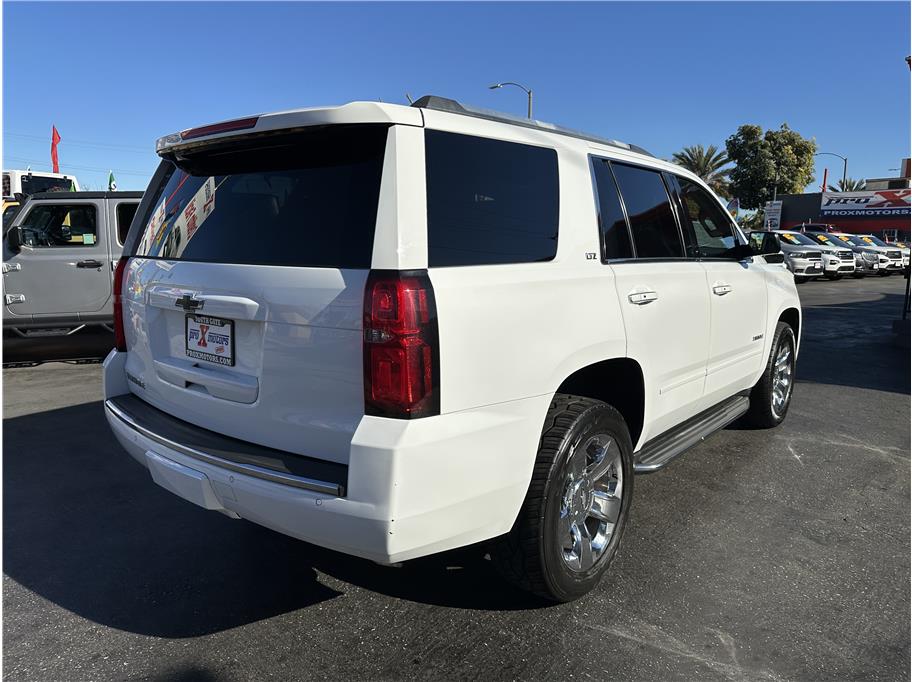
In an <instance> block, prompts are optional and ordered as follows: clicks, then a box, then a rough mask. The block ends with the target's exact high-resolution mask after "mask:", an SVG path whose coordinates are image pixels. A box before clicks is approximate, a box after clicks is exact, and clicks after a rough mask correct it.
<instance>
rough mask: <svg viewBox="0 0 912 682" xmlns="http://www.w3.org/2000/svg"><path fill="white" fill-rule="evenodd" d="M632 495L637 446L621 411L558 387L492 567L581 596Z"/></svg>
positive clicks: (551, 596)
mask: <svg viewBox="0 0 912 682" xmlns="http://www.w3.org/2000/svg"><path fill="white" fill-rule="evenodd" d="M632 496H633V447H632V444H631V442H630V434H629V432H628V430H627V425H626V424H625V423H624V419H623V417H622V416H621V414H620V413H619V412H618V411H617V410H615V409H614V408H613V407H611V406H610V405H607V404H605V403H603V402H600V401H598V400H593V399H591V398H583V397H580V396H573V395H565V394H561V393H558V394H557V395H555V396H554V400H553V401H552V402H551V407H550V409H549V410H548V416H547V419H546V420H545V426H544V429H543V431H542V436H541V440H540V442H539V449H538V455H537V456H536V460H535V467H534V469H533V472H532V480H531V482H530V484H529V490H528V492H527V493H526V499H525V501H524V502H523V506H522V509H521V510H520V512H519V516H518V517H517V519H516V522H515V523H514V524H513V529H512V530H511V531H510V532H509V533H508V534H507V535H504V536H502V537H500V538H497V539H496V540H495V541H494V542H493V545H492V547H491V559H492V561H493V563H494V566H495V567H496V568H497V569H498V571H499V572H500V573H501V574H502V575H503V576H504V577H505V578H507V579H508V580H509V581H511V582H513V583H515V584H516V585H517V586H519V587H521V588H522V589H525V590H528V591H530V592H534V593H535V594H537V595H539V596H541V597H544V598H545V599H548V600H551V601H558V602H566V601H571V600H573V599H576V598H578V597H581V596H582V595H584V594H586V593H587V592H588V591H589V590H591V589H592V588H593V587H595V586H596V585H597V584H598V582H599V580H600V579H601V577H602V575H603V574H604V573H605V571H606V570H607V568H608V565H609V564H610V563H611V560H612V558H613V557H614V555H615V553H616V552H617V547H618V543H619V542H620V540H621V535H622V534H623V532H624V526H625V524H626V521H627V515H628V511H629V509H630V500H631V498H632Z"/></svg>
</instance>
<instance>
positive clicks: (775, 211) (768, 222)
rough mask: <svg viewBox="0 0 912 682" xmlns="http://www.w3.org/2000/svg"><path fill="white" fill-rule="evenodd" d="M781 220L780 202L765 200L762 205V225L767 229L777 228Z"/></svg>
mask: <svg viewBox="0 0 912 682" xmlns="http://www.w3.org/2000/svg"><path fill="white" fill-rule="evenodd" d="M781 220H782V202H781V201H767V202H766V205H765V206H764V207H763V226H764V227H765V228H766V229H768V230H778V229H779V223H780V221H781Z"/></svg>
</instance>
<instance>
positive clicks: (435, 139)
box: [425, 130, 560, 267]
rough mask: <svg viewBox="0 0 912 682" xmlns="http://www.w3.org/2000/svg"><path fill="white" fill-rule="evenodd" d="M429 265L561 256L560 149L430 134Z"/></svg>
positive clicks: (526, 260)
mask: <svg viewBox="0 0 912 682" xmlns="http://www.w3.org/2000/svg"><path fill="white" fill-rule="evenodd" d="M425 155H426V167H427V219H428V220H427V222H428V228H427V229H428V232H427V240H428V266H429V267H451V266H464V265H492V264H501V263H529V262H536V261H548V260H551V259H553V258H554V256H555V254H556V253H557V234H558V212H559V196H560V190H559V187H558V171H557V152H556V151H555V150H553V149H547V148H544V147H535V146H531V145H526V144H518V143H514V142H504V141H502V140H492V139H487V138H481V137H474V136H471V135H460V134H456V133H448V132H442V131H437V130H428V131H426V132H425Z"/></svg>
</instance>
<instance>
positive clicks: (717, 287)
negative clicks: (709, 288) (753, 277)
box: [713, 283, 732, 296]
mask: <svg viewBox="0 0 912 682" xmlns="http://www.w3.org/2000/svg"><path fill="white" fill-rule="evenodd" d="M731 290H732V288H731V284H723V283H719V284H713V293H714V294H715V295H716V296H725V294H730V293H731Z"/></svg>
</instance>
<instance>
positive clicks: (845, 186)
mask: <svg viewBox="0 0 912 682" xmlns="http://www.w3.org/2000/svg"><path fill="white" fill-rule="evenodd" d="M864 188H865V181H864V180H853V179H852V178H846V179H845V180H840V181H839V184H838V185H830V186H828V187H827V191H828V192H861V191H862V190H864Z"/></svg>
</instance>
